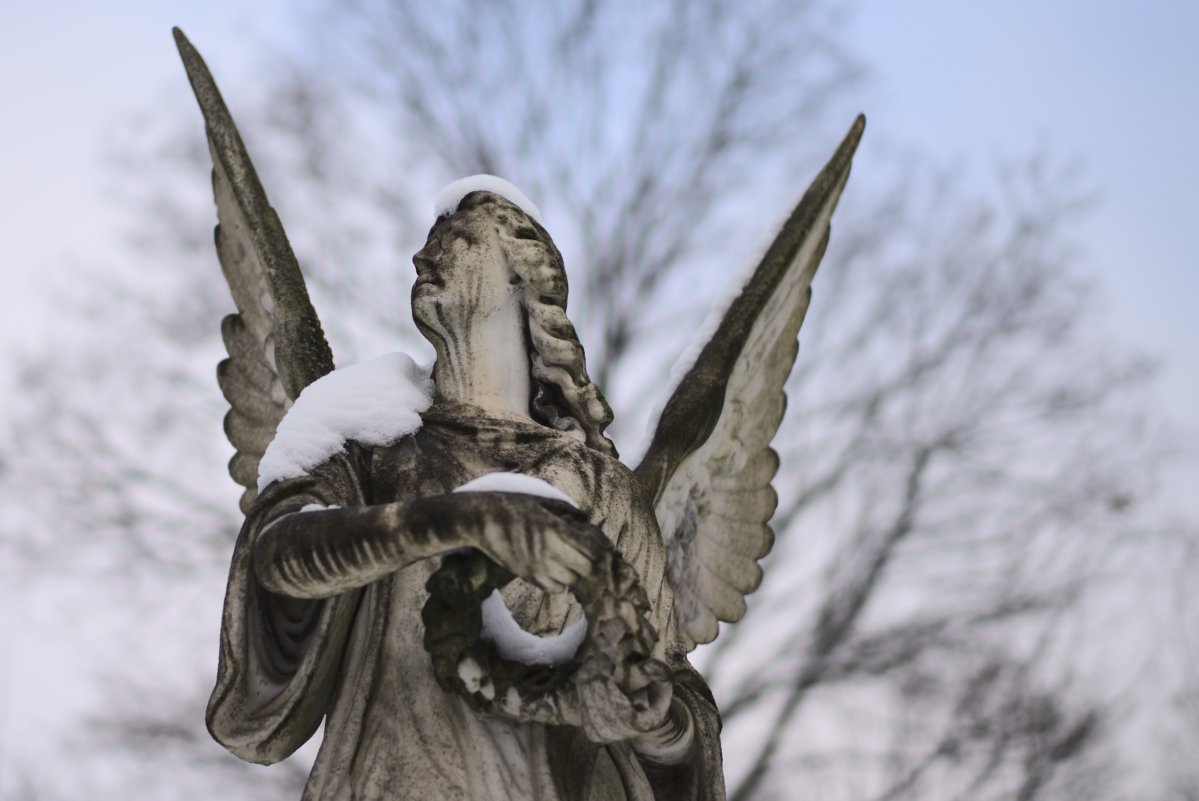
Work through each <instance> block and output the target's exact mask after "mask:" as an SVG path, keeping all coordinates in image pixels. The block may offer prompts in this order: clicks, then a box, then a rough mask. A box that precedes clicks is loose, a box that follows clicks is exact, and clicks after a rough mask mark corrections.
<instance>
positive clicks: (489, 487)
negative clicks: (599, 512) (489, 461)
mask: <svg viewBox="0 0 1199 801" xmlns="http://www.w3.org/2000/svg"><path fill="white" fill-rule="evenodd" d="M454 492H520V493H523V494H525V495H537V496H540V497H542V498H553V499H554V500H556V501H563V502H565V503H569V504H570V505H571V506H573V507H575V508H576V509H578V508H579V505H578V504H577V503H575V501H574V499H573V498H571V497H570V496H569V495H567V494H566V493H565V492H563V491H562V490H560V489H558V488H557V487H555V486H554V485H553V484H551V483H549V482H548V481H543V480H541V479H540V478H536V477H535V476H526V475H525V474H523V473H485V474H483V475H481V476H479V477H478V478H475V479H471V480H470V481H468V482H466V483H465V484H463V485H462V486H461V487H458V488H457V489H455V490H454Z"/></svg>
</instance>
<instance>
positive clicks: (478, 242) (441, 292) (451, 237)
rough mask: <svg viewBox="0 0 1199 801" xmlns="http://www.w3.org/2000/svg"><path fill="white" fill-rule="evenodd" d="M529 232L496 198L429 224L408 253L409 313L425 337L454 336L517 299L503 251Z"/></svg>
mask: <svg viewBox="0 0 1199 801" xmlns="http://www.w3.org/2000/svg"><path fill="white" fill-rule="evenodd" d="M530 231H532V229H531V228H530V227H529V225H528V223H527V220H526V219H525V217H524V215H523V213H522V212H520V211H519V210H518V209H516V208H515V207H513V206H511V205H510V204H508V203H507V202H506V201H503V200H502V199H500V198H498V197H497V198H495V201H493V202H484V203H477V204H472V205H471V206H470V207H468V208H465V209H463V210H460V211H458V212H456V213H455V214H454V215H452V216H451V217H450V218H448V219H447V220H444V221H442V222H441V223H439V224H438V225H436V226H435V227H434V229H433V230H432V231H431V232H430V234H429V239H428V241H427V242H426V243H425V246H424V247H423V248H421V250H420V251H418V252H417V253H416V254H415V255H414V256H413V257H412V263H413V264H414V265H415V266H416V274H417V277H416V283H414V284H413V286H412V316H413V319H414V320H415V321H416V325H417V328H419V329H420V331H421V333H422V334H424V335H425V338H426V339H429V340H430V341H431V342H432V343H433V344H434V346H438V345H439V343H441V344H444V343H445V342H447V341H448V340H454V339H458V338H459V336H460V335H461V334H462V333H463V332H465V331H467V330H469V328H470V327H471V326H472V325H475V324H476V323H478V322H479V321H481V320H484V319H486V318H488V317H490V316H492V315H494V314H495V313H496V312H499V311H501V310H503V309H505V308H506V307H508V306H509V305H510V304H519V303H520V293H519V288H518V286H517V285H518V284H519V280H520V279H519V278H518V277H517V276H516V273H515V272H514V271H513V269H512V265H511V263H510V261H509V253H510V252H511V248H512V246H513V244H514V240H517V239H522V238H526V237H527V236H528V233H529V232H530ZM533 236H536V232H535V231H533Z"/></svg>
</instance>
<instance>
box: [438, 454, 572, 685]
mask: <svg viewBox="0 0 1199 801" xmlns="http://www.w3.org/2000/svg"><path fill="white" fill-rule="evenodd" d="M454 492H521V493H524V494H525V495H538V496H540V497H543V498H553V499H554V500H556V501H564V502H566V503H569V504H570V505H571V506H574V507H575V508H578V504H577V503H575V502H574V500H573V499H572V498H571V497H570V496H569V495H567V494H566V493H565V492H563V491H562V490H560V489H558V488H557V487H555V486H554V485H553V484H550V483H549V482H548V481H542V480H541V479H540V478H535V477H533V476H526V475H523V474H521V473H487V474H486V475H482V476H479V477H478V478H476V479H473V480H471V481H468V482H466V483H465V484H463V485H462V486H461V487H458V488H457V489H455V490H454ZM482 612H483V629H482V631H481V632H480V634H479V636H480V637H481V638H482V639H483V640H484V641H486V642H489V643H493V644H494V645H495V650H496V651H497V652H498V653H499V655H500V657H501V658H503V659H507V660H508V661H510V662H519V663H521V664H522V665H549V666H550V667H557V666H558V665H564V664H566V663H567V662H569V661H570V660H571V659H573V658H574V655H575V654H576V653H577V652H578V650H579V646H580V645H582V644H583V638H584V637H586V636H587V619H586V618H582V619H580V620H576V621H575V622H574V623H571V624H570V625H569V626H567V627H566V628H565V629H563V630H562V633H561V634H555V635H553V636H551V637H539V636H537V635H536V634H530V633H529V632H527V631H525V630H524V629H523V628H521V626H520V624H519V623H517V622H516V618H514V617H512V610H510V609H509V608H508V605H507V604H505V603H504V598H503V596H502V595H500V592H499V590H495V591H494V592H492V593H491V595H489V596H488V597H487V600H485V601H483V609H482Z"/></svg>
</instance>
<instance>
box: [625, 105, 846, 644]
mask: <svg viewBox="0 0 1199 801" xmlns="http://www.w3.org/2000/svg"><path fill="white" fill-rule="evenodd" d="M864 127H865V119H864V118H863V117H861V116H859V117H858V119H857V120H855V122H854V124H853V127H852V128H850V131H849V133H848V135H847V136H846V137H845V139H844V141H842V143H841V145H840V147H838V149H837V152H836V153H835V154H834V155H833V157H832V159H831V160H830V161H829V163H828V164H827V165H826V166H825V167H824V169H823V170H822V171H821V172H820V174H819V175H818V176H817V177H816V180H815V181H814V182H813V183H812V186H811V187H810V188H809V189H808V191H807V192H805V193H804V196H803V198H802V199H801V200H800V202H799V205H798V206H796V208H795V210H794V211H793V212H792V213H791V216H790V217H789V218H788V219H787V221H786V222H785V223H784V224H783V227H782V229H781V231H780V232H779V234H778V236H777V237H776V238H775V240H774V242H773V243H772V244H771V246H770V248H769V249H768V250H767V251H766V255H765V256H764V257H763V258H762V261H761V262H760V263H759V264H758V266H757V268H756V270H755V271H754V274H753V276H752V277H751V278H750V279H749V281H748V282H747V283H746V284H745V286H744V287H743V288H742V289H741V292H740V294H738V295H737V297H736V298H735V299H734V300H733V302H732V304H731V305H730V306H729V308H728V310H727V311H726V312H725V313H724V316H723V317H722V318H721V321H720V325H719V326H718V327H717V329H716V332H715V333H714V334H713V335H712V338H711V339H710V340H709V341H708V342H707V344H705V346H704V348H703V350H701V351H700V354H699V357H698V358H697V359H696V361H695V364H694V365H693V366H692V367H691V369H690V370H689V371H688V372H687V373H686V375H684V376H683V379H682V380H681V381H680V382H679V386H678V388H677V389H676V390H675V392H674V394H673V395H672V396H671V398H670V400H669V401H668V402H667V404H666V406H665V408H664V410H663V412H662V416H661V418H660V419H659V421H658V426H657V429H656V430H655V432H654V436H653V439H652V441H651V443H650V446H649V448H648V450H647V451H646V455H645V458H644V459H643V460H642V461H641V464H640V465H638V467H637V470H636V471H635V472H636V475H637V478H638V481H639V482H640V483H641V486H642V488H643V490H644V491H645V492H646V493H647V494H648V495H649V497H651V498H652V499H653V502H654V510H655V513H656V515H657V518H658V525H659V527H660V528H661V530H662V536H663V538H664V540H665V543H666V547H667V552H668V554H669V569H668V577H669V579H670V584H671V587H672V588H673V590H674V593H675V611H676V615H677V617H678V623H679V632H680V637H681V638H682V640H683V643H684V645H685V646H686V647H687V648H693V647H694V646H695V645H697V644H699V643H705V642H711V641H712V640H713V639H715V638H716V635H717V633H718V632H719V621H726V622H735V621H737V620H740V619H741V617H742V616H743V615H744V614H745V608H746V607H745V597H746V596H747V595H748V594H749V593H751V592H753V591H754V590H756V589H757V587H758V585H759V584H760V583H761V579H762V570H761V567H760V566H759V565H758V561H759V560H760V559H762V558H763V557H764V556H766V554H767V553H769V551H770V549H771V547H772V546H773V544H774V533H773V531H772V530H771V528H770V526H769V521H770V518H771V517H772V516H773V514H774V511H775V508H776V507H777V505H778V496H777V494H776V493H775V490H774V487H773V486H772V484H771V482H772V481H773V480H774V476H775V474H776V473H777V472H778V468H779V459H778V454H777V453H775V451H774V450H773V449H772V448H771V447H770V443H771V440H772V439H773V438H774V435H775V432H776V431H778V427H779V424H780V423H781V422H782V419H783V414H784V412H785V411H786V406H787V398H786V394H785V393H784V390H783V386H784V384H785V382H786V380H787V376H788V375H790V373H791V368H792V366H793V365H794V364H795V358H796V355H797V353H798V349H799V344H798V342H797V336H798V334H799V328H800V326H801V325H802V323H803V319H804V315H805V314H806V312H807V308H808V303H809V301H810V299H811V295H812V290H811V283H812V277H813V276H814V275H815V273H816V268H817V267H818V266H819V264H820V259H821V257H822V256H823V255H824V251H825V248H826V247H827V246H828V238H829V230H830V219H831V217H832V213H833V210H834V209H835V208H836V205H837V201H838V199H839V198H840V196H841V192H842V190H843V189H844V187H845V183H846V181H847V180H848V178H849V170H850V164H851V161H852V158H853V154H854V151H855V150H856V148H857V145H858V142H859V141H860V139H861V136H862V131H863V129H864Z"/></svg>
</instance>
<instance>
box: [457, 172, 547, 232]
mask: <svg viewBox="0 0 1199 801" xmlns="http://www.w3.org/2000/svg"><path fill="white" fill-rule="evenodd" d="M471 192H494V193H495V194H497V195H499V196H500V197H503V198H505V199H506V200H508V201H509V202H511V203H513V204H515V205H516V206H517V207H519V208H520V210H521V211H523V212H524V213H525V214H527V215H529V216H530V217H532V218H533V219H534V220H536V221H537V222H538V223H539V224H540V223H541V209H539V208H537V206H535V205H534V204H533V201H531V200H529V199H528V198H527V197H525V193H524V192H522V191H520V190H519V189H517V188H516V187H515V186H513V185H512V184H510V183H508V182H507V181H505V180H504V179H503V178H498V177H496V176H494V175H472V176H470V177H469V178H459V179H458V180H457V181H454V182H453V183H452V184H450V185H449V186H447V187H446V188H445V189H442V190H441V191H440V192H438V193H437V202H436V203H435V204H434V207H433V214H434V215H436V216H437V217H442V216H444V215H446V214H453V213H454V212H455V211H457V210H458V204H459V203H461V202H462V198H464V197H466V196H467V195H469V194H470V193H471Z"/></svg>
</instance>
